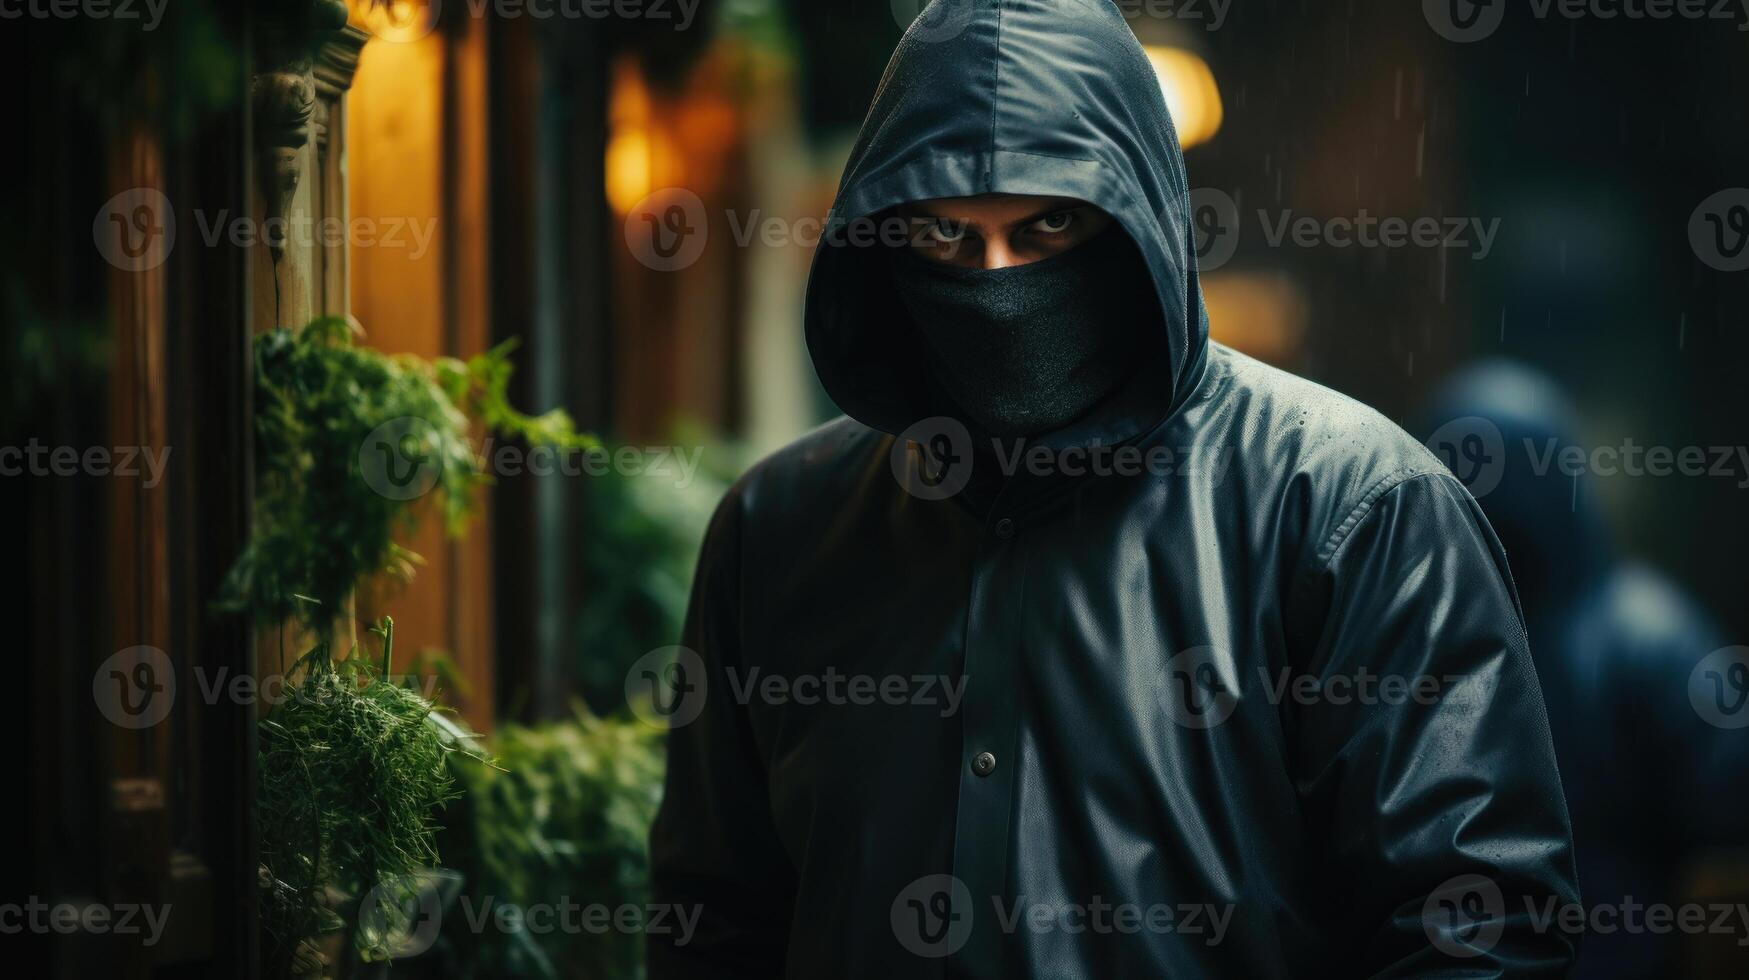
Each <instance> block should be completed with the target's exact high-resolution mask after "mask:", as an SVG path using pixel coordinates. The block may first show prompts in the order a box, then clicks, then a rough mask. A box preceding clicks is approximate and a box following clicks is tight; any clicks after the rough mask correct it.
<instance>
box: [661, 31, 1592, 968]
mask: <svg viewBox="0 0 1749 980" xmlns="http://www.w3.org/2000/svg"><path fill="white" fill-rule="evenodd" d="M982 193H1011V194H1043V195H1057V196H1065V197H1073V198H1078V199H1081V200H1084V201H1088V202H1090V203H1092V204H1094V205H1096V206H1098V207H1099V208H1101V209H1103V210H1104V211H1106V212H1107V213H1109V214H1110V215H1112V216H1113V217H1114V218H1115V219H1116V220H1117V222H1118V224H1119V225H1120V226H1121V227H1122V229H1123V230H1124V231H1125V232H1126V233H1127V234H1128V235H1129V237H1130V239H1131V240H1132V241H1134V242H1135V243H1136V246H1137V248H1138V249H1139V250H1140V253H1141V256H1142V259H1143V261H1144V262H1145V263H1146V266H1147V270H1148V274H1149V277H1150V280H1151V285H1152V286H1153V289H1154V293H1155V296H1156V298H1157V299H1158V301H1159V307H1160V309H1159V317H1158V319H1157V321H1156V324H1157V327H1158V329H1160V330H1161V331H1162V332H1163V336H1162V341H1163V343H1164V347H1165V351H1166V354H1167V357H1166V359H1165V364H1164V367H1163V369H1162V370H1160V371H1159V372H1158V373H1157V376H1154V375H1151V376H1150V377H1149V378H1148V379H1146V383H1140V384H1137V383H1132V384H1130V385H1126V386H1125V388H1124V389H1123V390H1122V391H1121V392H1119V393H1118V394H1117V395H1115V396H1114V400H1115V402H1116V404H1114V405H1112V406H1111V407H1110V409H1109V410H1106V411H1101V412H1098V413H1095V417H1094V418H1091V419H1087V420H1077V422H1075V423H1074V424H1071V425H1069V426H1066V427H1065V428H1064V429H1062V430H1059V431H1056V432H1052V433H1048V434H1046V435H1044V436H1040V437H1038V438H1035V439H1031V440H1028V441H1027V442H1026V445H1025V447H1024V448H1025V450H1026V452H1023V453H1021V454H1020V455H1018V456H1017V455H1016V454H1015V453H1014V452H1013V451H1012V450H1013V449H1014V448H1015V447H1014V446H1012V445H996V446H987V445H980V446H969V445H966V443H968V442H970V439H969V437H968V436H965V435H964V434H963V433H964V432H965V430H966V428H967V427H966V426H964V424H963V422H964V420H956V419H954V418H952V417H951V410H950V411H949V412H946V413H944V412H943V408H942V405H941V402H940V399H939V397H938V395H937V394H936V392H935V391H934V385H933V384H932V383H931V380H930V376H929V371H928V369H927V367H926V365H925V364H924V359H923V358H922V357H921V355H920V351H921V349H922V348H921V346H920V344H921V338H920V337H918V336H917V335H916V332H915V330H914V329H912V328H910V326H909V322H910V318H909V317H908V316H907V315H906V313H905V311H904V310H903V307H902V304H901V303H900V302H899V300H898V299H897V297H896V296H895V295H894V289H893V284H892V281H891V277H890V267H889V263H888V260H889V258H890V255H889V253H888V252H887V251H885V250H884V246H877V247H866V246H858V245H857V244H856V241H857V238H858V236H856V235H854V234H844V235H838V236H831V237H829V238H828V240H827V242H826V243H824V244H823V245H822V247H821V248H820V250H819V252H818V253H817V255H816V258H815V264H814V268H813V271H812V275H811V278H810V281H809V285H808V295H807V300H806V329H807V336H808V343H809V347H810V351H811V353H812V355H813V358H814V364H815V368H816V370H817V372H818V374H819V376H820V379H821V381H822V383H823V384H824V385H825V387H826V390H827V391H828V393H829V394H830V395H831V396H832V397H833V399H834V400H835V401H836V402H837V404H838V405H839V406H840V407H841V408H842V409H843V410H844V412H845V413H846V417H844V418H840V419H838V420H836V421H834V422H831V423H829V424H827V425H825V426H824V427H822V428H820V429H818V430H816V431H814V432H812V433H810V434H809V435H807V436H805V437H804V438H802V439H801V440H799V441H798V442H796V443H795V444H793V445H791V446H789V447H787V448H785V449H783V450H782V451H780V452H778V453H776V454H775V455H773V456H772V457H770V458H768V459H766V460H765V461H763V462H762V463H760V464H759V465H758V466H756V467H755V468H754V469H753V470H752V471H750V472H749V473H748V474H747V475H746V476H745V477H744V478H743V479H742V480H740V481H739V482H738V483H737V484H736V486H735V487H734V488H733V489H732V490H731V492H730V493H729V494H728V496H727V498H726V499H725V500H724V501H723V503H722V505H721V507H720V508H719V510H718V512H717V514H716V516H715V518H714V519H713V522H712V525H711V529H710V532H709V535H708V538H707V541H706V544H705V547H704V551H703V554H702V556H701V559H700V564H699V569H698V575H697V579H696V581H695V585H694V594H693V598H692V605H691V609H690V612H689V615H688V619H687V625H686V630H685V637H684V640H683V642H684V644H685V646H686V648H687V649H688V650H689V651H690V652H689V653H688V654H685V655H683V657H682V661H683V666H684V667H685V668H686V669H685V670H684V671H683V672H682V675H681V678H682V680H683V683H680V684H677V685H676V686H675V690H676V691H682V690H683V691H684V692H685V699H690V700H676V701H675V703H674V704H672V705H670V707H673V708H674V709H675V713H674V714H673V715H672V717H673V718H674V719H675V720H676V721H680V720H684V721H685V723H684V724H678V725H676V727H674V729H673V731H672V733H671V735H670V739H669V770H668V782H667V787H666V796H665V799H664V801H663V805H662V809H661V813H660V816H659V818H658V820H657V823H656V826H655V828H654V830H653V832H652V835H651V859H652V863H653V872H652V873H653V887H654V892H655V897H656V900H657V901H658V902H663V903H674V904H677V905H680V906H681V907H683V908H688V909H697V910H699V919H698V925H697V929H696V932H695V933H693V934H692V935H691V936H690V937H689V938H688V941H686V942H684V943H682V942H679V941H677V939H676V937H675V936H673V935H652V937H651V945H650V951H649V952H650V976H651V977H652V978H654V980H669V978H682V977H684V978H688V980H695V978H710V977H758V978H769V977H777V976H784V977H792V978H810V980H812V978H820V977H834V978H864V977H866V978H882V980H885V978H891V977H925V978H927V977H940V976H954V977H979V978H984V977H988V978H999V977H1000V978H1008V977H1041V978H1106V977H1157V976H1183V977H1204V976H1208V977H1288V976H1294V977H1304V976H1341V977H1357V976H1411V975H1414V976H1420V975H1431V974H1435V973H1440V972H1442V971H1443V972H1448V973H1451V974H1454V975H1455V974H1457V973H1459V972H1461V975H1464V976H1476V977H1481V976H1507V975H1511V976H1514V977H1520V976H1561V975H1564V974H1565V972H1566V969H1567V967H1568V965H1569V963H1570V961H1571V958H1572V956H1573V953H1574V948H1575V941H1574V939H1573V938H1572V937H1571V936H1568V935H1566V934H1564V933H1562V932H1560V931H1559V930H1558V929H1556V928H1550V927H1546V926H1539V925H1538V924H1537V920H1536V918H1535V915H1534V914H1533V913H1539V912H1541V911H1543V910H1545V909H1547V908H1548V907H1550V906H1551V905H1553V906H1561V905H1565V904H1566V903H1569V902H1572V901H1576V900H1577V892H1576V886H1575V883H1574V875H1573V867H1572V855H1571V846H1570V836H1571V833H1570V828H1569V825H1568V818H1567V812H1566V806H1565V802H1564V800H1563V798H1562V793H1561V786H1560V780H1559V776H1558V774H1557V771H1556V767H1555V761H1554V755H1553V751H1552V749H1551V747H1550V740H1549V731H1548V726H1547V721H1546V718H1545V714H1544V708H1543V704H1542V700H1541V696H1540V693H1539V691H1538V687H1537V680H1536V675H1535V673H1534V671H1533V669H1532V666H1531V662H1530V654H1529V651H1528V649H1527V645H1526V641H1525V634H1524V629H1523V625H1522V621H1521V618H1520V615H1519V610H1518V606H1517V601H1516V598H1515V595H1514V592H1513V587H1512V585H1511V581H1510V578H1509V575H1508V573H1507V569H1506V563H1505V558H1504V555H1503V553H1502V551H1501V548H1500V545H1499V542H1498V541H1497V540H1496V538H1495V536H1494V535H1493V533H1492V532H1491V531H1490V530H1489V527H1488V525H1487V522H1486V521H1485V520H1484V519H1483V516H1482V514H1481V511H1480V510H1479V508H1478V507H1477V505H1476V502H1475V500H1474V499H1473V498H1472V497H1471V496H1470V494H1469V493H1468V492H1467V491H1466V490H1465V489H1464V487H1463V486H1462V485H1461V484H1459V483H1458V482H1457V481H1456V480H1455V479H1454V478H1453V476H1452V475H1451V474H1450V473H1449V472H1448V471H1447V470H1446V469H1445V468H1444V467H1443V466H1442V465H1441V464H1440V462H1439V461H1438V460H1437V459H1435V458H1434V457H1433V456H1432V455H1431V454H1430V453H1429V452H1428V451H1427V450H1426V449H1425V448H1423V447H1422V446H1421V445H1420V444H1419V443H1417V442H1416V441H1415V440H1414V439H1412V438H1411V437H1409V436H1408V435H1406V434H1405V433H1403V432H1402V431H1401V430H1400V429H1398V428H1397V427H1396V426H1395V425H1393V424H1391V423H1390V422H1389V421H1387V420H1386V419H1384V418H1382V417H1381V416H1379V415H1378V414H1377V413H1375V412H1373V411H1372V410H1370V409H1368V408H1366V407H1364V406H1362V405H1360V404H1358V403H1356V402H1354V401H1352V400H1350V399H1347V398H1345V397H1343V396H1341V395H1338V394H1336V393H1334V392H1331V391H1329V390H1327V389H1324V388H1321V387H1319V386H1317V385H1315V384H1312V383H1309V382H1306V381H1303V380H1300V379H1298V378H1295V377H1293V376H1291V375H1289V374H1286V373H1283V372H1281V371H1277V370H1274V369H1271V368H1269V367H1267V366H1265V365H1262V364H1260V363H1258V362H1256V361H1253V360H1251V359H1248V358H1246V357H1243V356H1241V355H1238V354H1236V353H1234V352H1232V351H1230V350H1227V349H1225V348H1223V347H1220V346H1219V345H1214V344H1210V343H1209V341H1208V330H1207V322H1206V320H1207V318H1206V315H1205V313H1204V309H1203V303H1202V299H1201V288H1200V285H1199V283H1198V276H1197V271H1196V265H1195V262H1194V259H1193V256H1192V254H1191V243H1192V242H1193V241H1194V239H1193V237H1192V229H1191V217H1190V212H1191V208H1190V203H1189V188H1188V184H1187V181H1186V178H1185V173H1184V164H1183V160H1182V156H1181V154H1180V152H1179V150H1178V148H1177V139H1176V136H1175V134H1174V132H1173V129H1172V124H1171V120H1170V118H1169V117H1168V114H1167V111H1166V107H1165V104H1164V101H1163V99H1162V97H1161V95H1160V89H1159V83H1158V81H1157V80H1156V78H1155V76H1154V74H1153V71H1152V68H1151V66H1150V65H1149V63H1148V61H1147V58H1146V56H1145V55H1144V53H1143V52H1142V50H1141V49H1140V47H1139V46H1138V44H1137V43H1136V41H1135V39H1134V36H1133V34H1132V33H1131V32H1130V30H1129V27H1128V25H1127V24H1126V22H1125V21H1124V19H1123V17H1122V16H1121V14H1120V12H1119V11H1118V10H1117V9H1116V8H1115V7H1114V6H1113V5H1112V4H1110V3H1109V2H1106V0H1086V2H1080V0H1004V2H1000V3H998V2H994V0H979V2H975V3H971V2H966V3H949V4H945V5H944V4H941V3H938V4H936V5H935V6H934V7H932V8H931V9H930V11H928V12H926V14H925V16H924V17H923V18H922V19H920V21H919V22H918V23H917V24H914V25H913V27H912V28H911V30H910V31H909V32H908V33H907V35H906V37H905V38H904V40H902V41H901V43H900V45H899V48H898V50H897V52H896V53H895V55H894V57H893V60H892V62H891V64H890V65H889V67H888V70H887V72H886V75H885V77H884V78H883V80H882V82H881V85H880V88H879V90H878V92H877V94H876V96H875V99H874V103H873V105H872V106H871V108H870V111H869V114H868V117H867V120H866V121H865V123H864V126H863V130H862V134H861V136H860V138H859V140H858V142H857V145H856V147H855V148H854V150H853V152H852V155H851V160H850V163H849V165H848V167H847V169H846V173H845V176H844V180H843V183H842V185H841V187H840V190H839V194H838V197H837V201H836V203H835V205H834V214H833V220H834V222H835V223H836V224H837V225H838V226H839V227H841V228H848V227H850V226H851V225H853V224H854V223H855V222H857V221H859V220H862V219H866V218H871V217H874V216H879V215H882V214H884V213H887V212H889V211H890V209H892V208H894V207H896V206H898V205H900V204H904V203H906V202H910V201H917V200H925V199H933V198H943V197H962V196H969V195H975V194H982ZM944 414H945V415H947V416H948V417H938V416H943V415H944ZM899 433H907V434H908V435H909V437H910V438H909V439H907V440H899V439H897V438H896V437H897V435H898V434H899ZM1032 450H1038V452H1036V453H1035V452H1032ZM967 467H969V468H970V470H971V471H970V472H964V470H965V469H966V468H967ZM1381 678H1387V679H1395V682H1396V683H1394V684H1392V683H1389V682H1385V685H1386V687H1388V688H1389V690H1390V691H1394V692H1397V693H1396V695H1395V696H1392V695H1391V694H1381V693H1379V692H1380V690H1381V681H1380V679H1381ZM834 679H836V681H835V680H834ZM1406 685H1416V688H1415V689H1416V690H1420V691H1422V692H1426V691H1427V690H1428V685H1432V690H1433V692H1434V695H1433V696H1430V697H1414V696H1404V695H1403V694H1402V687H1403V686H1406ZM832 690H837V691H839V692H840V693H839V696H838V697H833V696H831V695H830V693H829V692H831V691H832ZM858 692H860V696H859V695H858ZM1365 692H1371V693H1365ZM677 698H678V695H677ZM681 708H684V709H685V710H684V711H682V710H680V709H681Z"/></svg>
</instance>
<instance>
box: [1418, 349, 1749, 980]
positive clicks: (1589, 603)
mask: <svg viewBox="0 0 1749 980" xmlns="http://www.w3.org/2000/svg"><path fill="white" fill-rule="evenodd" d="M1578 418H1579V416H1578V413H1577V412H1576V411H1575V409H1574V407H1573V406H1572V405H1571V404H1570V403H1569V402H1568V400H1567V397H1566V395H1565V394H1564V393H1563V392H1562V391H1561V389H1560V387H1559V386H1558V385H1557V384H1556V383H1555V382H1554V381H1553V380H1552V379H1550V378H1549V377H1547V376H1545V375H1543V374H1541V373H1539V372H1537V371H1536V370H1534V369H1532V368H1530V367H1528V366H1526V365H1523V364H1518V363H1514V362H1511V361H1487V362H1484V363H1481V364H1477V365H1474V366H1472V367H1470V368H1467V369H1465V370H1464V371H1461V372H1459V373H1458V374H1457V375H1455V376H1454V377H1452V378H1451V379H1450V380H1448V381H1447V382H1446V383H1445V384H1443V385H1442V386H1441V387H1440V389H1439V390H1438V391H1437V392H1436V393H1435V395H1434V397H1433V398H1432V399H1431V400H1430V402H1429V404H1428V406H1427V407H1426V409H1425V411H1424V412H1423V418H1422V419H1420V420H1419V421H1420V423H1421V425H1420V427H1419V429H1418V431H1423V432H1426V433H1428V445H1429V446H1431V447H1432V448H1433V450H1434V451H1435V452H1436V453H1438V454H1441V456H1442V457H1443V458H1445V459H1447V460H1449V461H1450V462H1451V464H1452V465H1451V468H1452V470H1453V473H1454V474H1455V475H1456V476H1458V477H1459V478H1460V479H1462V480H1464V482H1465V484H1466V486H1468V487H1469V488H1470V489H1471V490H1472V491H1474V493H1475V495H1476V497H1477V498H1478V499H1479V500H1480V502H1481V505H1482V509H1483V511H1484V512H1485V513H1486V514H1487V516H1488V521H1489V523H1490V524H1491V525H1492V526H1493V527H1494V529H1495V531H1496V532H1497V533H1498V534H1499V536H1500V540H1501V543H1502V544H1503V545H1504V546H1505V548H1506V553H1507V554H1508V555H1509V556H1510V557H1511V559H1512V567H1513V569H1514V570H1515V571H1516V573H1517V576H1516V577H1517V581H1518V582H1519V593H1520V597H1521V598H1522V600H1523V605H1524V619H1525V627H1526V630H1527V632H1528V633H1529V635H1530V638H1531V641H1532V643H1533V644H1534V647H1533V649H1534V650H1535V659H1536V665H1537V674H1538V676H1539V677H1540V678H1541V679H1542V688H1543V696H1544V701H1545V702H1546V704H1547V706H1548V713H1549V722H1550V727H1551V729H1552V730H1553V734H1554V744H1555V758H1556V759H1557V761H1558V762H1559V763H1560V767H1561V773H1562V776H1563V780H1564V783H1565V788H1566V791H1567V800H1568V803H1569V805H1570V807H1571V810H1572V818H1573V836H1574V843H1575V847H1576V853H1577V857H1578V862H1577V863H1578V867H1579V872H1580V879H1581V880H1582V881H1584V882H1585V893H1586V895H1587V897H1588V900H1589V902H1590V904H1591V907H1592V908H1594V909H1608V908H1609V907H1610V906H1619V907H1621V908H1622V909H1624V913H1623V919H1624V921H1623V922H1622V923H1621V924H1620V925H1619V926H1615V925H1614V924H1613V923H1609V925H1610V926H1612V927H1609V928H1601V927H1600V928H1599V929H1598V930H1597V931H1596V932H1595V933H1594V934H1592V935H1591V936H1589V937H1587V939H1586V941H1585V947H1584V955H1583V956H1581V957H1580V959H1579V963H1578V968H1577V973H1578V975H1580V976H1584V977H1586V978H1587V980H1591V978H1616V977H1621V978H1627V977H1636V978H1639V977H1646V978H1650V977H1666V976H1674V975H1676V974H1677V973H1679V972H1680V966H1679V965H1680V963H1681V957H1682V952H1683V951H1682V949H1681V946H1682V945H1683V944H1684V943H1686V942H1692V940H1689V939H1687V938H1686V937H1683V936H1680V935H1676V936H1673V935H1671V934H1670V933H1671V931H1672V930H1670V929H1663V928H1659V929H1648V928H1645V927H1644V923H1645V921H1646V919H1645V918H1644V917H1643V915H1644V912H1645V910H1646V909H1648V908H1652V907H1655V906H1658V907H1664V908H1669V907H1672V906H1677V905H1679V904H1680V903H1681V902H1683V901H1684V900H1685V899H1691V898H1693V896H1691V895H1684V894H1683V883H1682V878H1683V876H1684V875H1688V874H1693V873H1694V872H1695V871H1696V870H1697V869H1698V868H1699V867H1700V866H1701V865H1702V864H1703V862H1707V861H1709V859H1714V858H1716V857H1717V856H1718V854H1720V853H1724V852H1729V851H1732V850H1735V851H1739V852H1741V851H1742V850H1743V848H1744V845H1746V844H1749V823H1746V822H1745V820H1744V818H1743V814H1744V813H1745V812H1749V786H1746V785H1745V779H1744V774H1745V773H1749V738H1746V737H1745V736H1746V735H1749V732H1745V731H1744V730H1743V728H1742V726H1741V725H1740V724H1738V723H1737V722H1736V721H1735V718H1742V717H1744V713H1745V711H1749V709H1746V708H1745V707H1744V705H1743V694H1744V693H1745V692H1749V685H1745V684H1743V683H1741V681H1739V682H1737V683H1735V684H1730V683H1727V680H1728V679H1730V678H1731V676H1732V674H1733V665H1734V664H1735V663H1737V662H1738V661H1740V660H1742V656H1741V653H1740V652H1739V651H1736V650H1733V649H1729V648H1724V640H1723V637H1722V636H1721V635H1720V633H1719V632H1718V629H1717V627H1716V626H1715V625H1714V624H1713V623H1712V622H1711V620H1710V619H1709V618H1708V617H1707V616H1706V614H1705V613H1704V612H1703V611H1702V610H1701V609H1700V608H1699V606H1697V605H1696V604H1695V602H1694V600H1693V599H1691V598H1689V596H1687V595H1686V594H1684V592H1683V591H1682V589H1681V587H1680V586H1678V585H1677V584H1676V583H1675V582H1673V581H1671V580H1670V579H1668V578H1666V577H1665V576H1664V575H1663V574H1662V573H1660V572H1659V571H1657V570H1656V569H1654V568H1651V567H1649V566H1647V565H1645V564H1642V563H1640V562H1637V561H1633V560H1631V559H1626V558H1623V557H1622V556H1620V555H1619V554H1618V553H1617V551H1616V549H1615V547H1614V545H1613V544H1612V542H1611V541H1610V534H1609V528H1608V525H1607V524H1606V523H1605V521H1604V515H1603V514H1602V513H1601V511H1600V509H1599V507H1598V505H1597V502H1596V497H1597V494H1596V493H1595V492H1594V491H1595V490H1596V488H1597V487H1598V483H1597V482H1596V481H1597V480H1599V479H1604V477H1599V476H1596V475H1588V474H1579V473H1575V472H1574V471H1572V470H1570V469H1568V468H1567V467H1566V466H1564V465H1562V464H1560V463H1558V462H1555V461H1556V460H1557V458H1558V455H1559V453H1560V452H1561V451H1564V450H1565V449H1566V448H1568V447H1572V446H1577V445H1580V444H1581V443H1580V441H1579V432H1580V427H1579V424H1578ZM1735 672H1736V675H1737V676H1738V677H1739V678H1740V677H1742V676H1743V668H1741V667H1736V668H1735ZM1697 695H1698V696H1699V699H1698V704H1697V703H1696V700H1695V699H1696V696H1697ZM1733 715H1734V716H1735V717H1733ZM1714 870H1715V873H1716V872H1717V871H1718V869H1717V868H1716V867H1715V868H1714ZM1634 903H1638V905H1639V908H1640V910H1641V912H1640V913H1639V914H1637V915H1636V914H1635V913H1632V912H1631V911H1627V910H1631V909H1632V907H1633V905H1634ZM1605 921H1607V920H1605Z"/></svg>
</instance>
